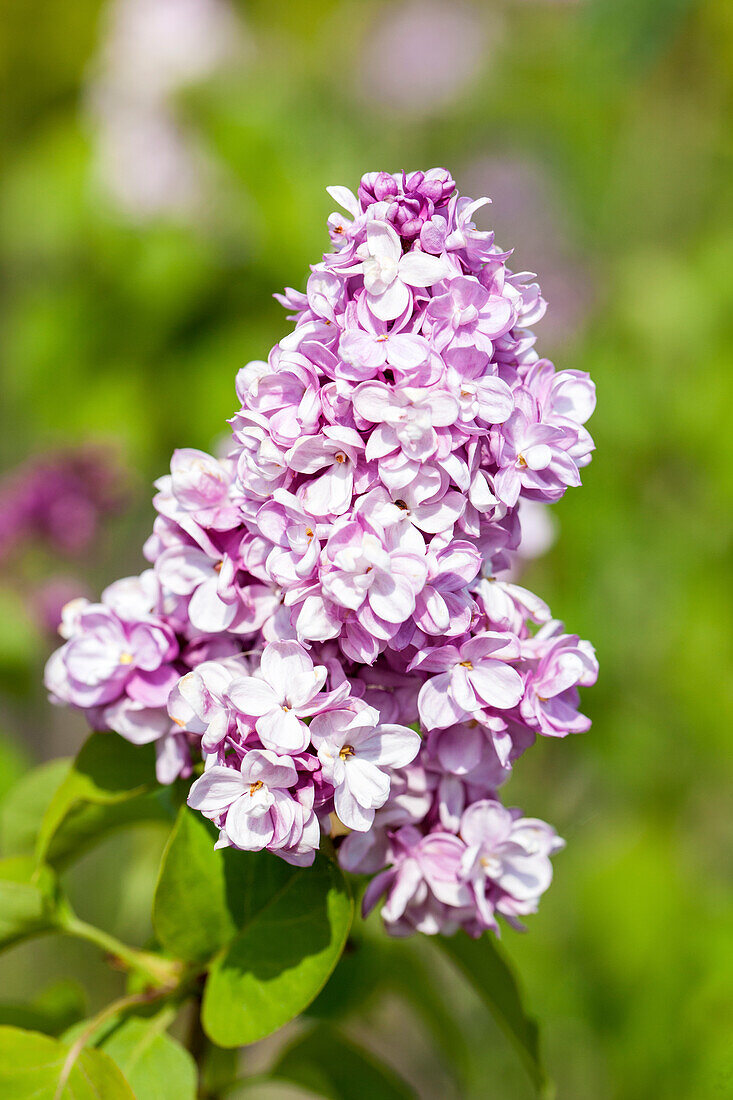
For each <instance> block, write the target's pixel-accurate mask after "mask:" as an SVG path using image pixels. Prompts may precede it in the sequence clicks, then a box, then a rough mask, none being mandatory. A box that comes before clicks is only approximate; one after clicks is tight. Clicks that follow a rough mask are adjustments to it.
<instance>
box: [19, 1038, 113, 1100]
mask: <svg viewBox="0 0 733 1100" xmlns="http://www.w3.org/2000/svg"><path fill="white" fill-rule="evenodd" d="M70 1049H71V1048H70V1047H69V1046H67V1045H66V1044H64V1043H60V1042H59V1041H58V1040H57V1039H49V1037H48V1036H47V1035H39V1034H38V1033H37V1032H35V1031H21V1029H20V1028H17V1027H0V1096H2V1097H3V1100H41V1098H42V1100H135V1094H134V1093H133V1091H132V1089H131V1088H130V1086H129V1085H128V1083H127V1082H126V1081H125V1078H124V1077H123V1075H122V1073H121V1071H120V1069H119V1068H118V1067H117V1065H116V1064H115V1063H114V1062H113V1061H112V1059H111V1058H110V1057H109V1056H108V1055H107V1054H104V1053H103V1052H102V1051H101V1050H90V1049H83V1050H81V1051H80V1052H79V1054H78V1057H77V1058H75V1059H74V1060H73V1063H71V1062H70Z"/></svg>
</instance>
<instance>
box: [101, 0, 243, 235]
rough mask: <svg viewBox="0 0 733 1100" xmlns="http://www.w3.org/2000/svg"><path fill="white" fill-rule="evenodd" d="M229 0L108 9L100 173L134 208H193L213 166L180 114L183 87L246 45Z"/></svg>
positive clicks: (174, 0) (168, 0)
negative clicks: (177, 101) (177, 99)
mask: <svg viewBox="0 0 733 1100" xmlns="http://www.w3.org/2000/svg"><path fill="white" fill-rule="evenodd" d="M247 46H248V40H247V38H246V35H245V32H244V29H243V26H242V24H241V21H240V20H239V18H238V16H237V15H236V14H235V12H234V10H233V9H232V8H231V7H230V6H229V4H228V3H227V0H113V3H111V4H110V5H109V6H108V7H107V9H106V10H105V12H104V13H103V17H102V41H101V45H100V49H99V53H98V56H97V58H96V60H95V62H94V63H93V66H92V78H91V81H90V84H89V88H88V110H89V114H90V117H91V119H92V123H93V126H94V131H95V156H96V172H97V176H98V178H99V180H100V182H101V184H102V186H103V187H104V189H105V190H106V191H107V192H108V193H109V195H110V196H111V197H112V198H113V200H114V201H115V202H116V203H117V204H118V205H119V206H120V207H121V208H122V210H124V211H125V212H126V213H127V214H128V215H130V216H131V217H135V218H143V219H145V218H150V217H155V216H159V215H161V214H166V215H169V216H174V217H181V216H184V217H185V216H187V215H190V214H191V213H193V212H194V210H196V209H197V208H198V207H199V206H200V204H201V202H202V200H203V199H204V197H205V194H206V192H207V190H208V188H209V185H210V184H211V180H212V176H213V174H214V166H213V164H212V163H211V162H210V161H209V159H208V158H207V156H206V154H205V153H204V151H203V149H202V148H201V147H200V146H199V144H198V143H197V141H196V138H195V136H194V135H193V134H191V133H189V132H188V131H187V129H186V127H185V126H184V125H183V124H182V122H181V121H180V119H179V117H178V114H177V111H176V108H175V96H176V94H177V93H178V92H180V91H181V90H182V89H183V88H185V87H186V86H188V85H191V84H194V83H196V82H197V81H200V80H204V79H206V78H207V77H210V76H212V75H213V74H214V73H215V72H216V71H217V70H219V69H220V68H222V67H223V66H225V65H226V64H227V63H230V62H233V61H234V60H235V59H241V57H243V56H244V55H245V54H246V51H247Z"/></svg>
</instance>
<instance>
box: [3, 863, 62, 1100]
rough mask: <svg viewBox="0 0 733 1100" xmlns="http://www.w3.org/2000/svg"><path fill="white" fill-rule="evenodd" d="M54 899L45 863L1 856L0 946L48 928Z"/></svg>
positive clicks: (53, 881)
mask: <svg viewBox="0 0 733 1100" xmlns="http://www.w3.org/2000/svg"><path fill="white" fill-rule="evenodd" d="M56 903H57V886H56V879H55V876H54V874H53V872H52V871H51V870H50V869H49V868H48V867H40V868H39V867H36V864H35V862H34V860H33V858H32V857H30V856H14V857H12V858H11V859H3V860H0V950H3V949H5V948H6V947H11V946H12V945H13V944H14V943H19V942H20V941H21V940H25V939H29V938H30V937H31V936H38V935H40V934H41V933H42V932H48V931H50V929H52V928H53V927H54V926H55V924H56ZM0 1095H2V1094H0Z"/></svg>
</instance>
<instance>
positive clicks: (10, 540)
mask: <svg viewBox="0 0 733 1100" xmlns="http://www.w3.org/2000/svg"><path fill="white" fill-rule="evenodd" d="M127 479H128V474H127V472H126V470H125V469H124V468H123V467H122V465H121V463H120V461H119V458H118V457H117V456H116V455H115V453H114V450H113V449H112V448H109V447H103V446H85V447H80V448H77V449H68V450H61V451H56V452H53V451H51V452H46V453H45V454H43V455H40V456H38V457H36V458H32V459H29V460H28V461H27V462H25V463H23V464H22V465H21V466H18V467H16V468H15V469H14V470H10V471H9V472H8V473H6V474H5V475H4V476H3V477H2V478H0V563H2V565H3V566H4V567H5V571H6V579H7V580H9V581H10V583H11V584H12V585H13V586H16V585H17V584H18V583H20V584H21V586H23V585H22V577H23V575H24V572H25V565H26V559H27V558H28V556H29V552H30V551H33V550H41V551H45V552H46V553H48V554H50V555H51V557H52V559H53V565H54V571H53V575H52V576H51V577H47V578H46V579H42V578H41V579H39V578H38V577H34V579H33V583H32V585H31V586H30V587H31V591H32V595H31V597H30V607H31V611H32V613H33V616H34V618H35V619H36V620H37V622H38V623H39V625H40V626H41V628H42V629H43V630H50V631H55V630H56V627H57V626H58V624H59V621H60V619H61V608H62V607H63V606H64V604H66V603H67V602H68V601H69V599H70V598H71V597H72V596H78V595H79V594H80V592H81V591H82V590H83V586H82V585H81V584H80V582H79V581H78V580H74V578H73V577H71V576H68V575H66V574H65V573H60V572H59V571H58V558H59V557H61V558H64V559H66V560H67V561H68V560H69V559H74V558H78V557H80V556H81V555H83V554H84V553H85V551H87V550H89V549H90V548H91V547H92V546H93V545H94V543H95V541H96V540H97V538H98V536H99V528H100V525H101V523H102V522H103V520H104V519H105V518H106V517H107V516H111V515H113V514H116V513H119V512H120V511H121V510H122V509H123V507H124V506H125V503H126V500H127Z"/></svg>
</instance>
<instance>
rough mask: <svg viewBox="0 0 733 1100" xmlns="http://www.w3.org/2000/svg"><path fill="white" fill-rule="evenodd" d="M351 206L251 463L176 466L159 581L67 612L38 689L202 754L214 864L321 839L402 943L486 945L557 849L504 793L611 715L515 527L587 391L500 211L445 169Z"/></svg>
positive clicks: (182, 753) (391, 181)
mask: <svg viewBox="0 0 733 1100" xmlns="http://www.w3.org/2000/svg"><path fill="white" fill-rule="evenodd" d="M331 195H332V196H333V198H334V199H335V200H336V201H337V202H338V203H339V204H340V205H341V206H342V207H343V208H344V209H345V211H346V212H347V215H348V217H347V216H344V215H339V214H333V215H332V216H331V217H330V219H329V229H330V234H331V239H332V241H333V251H331V252H330V253H327V254H326V255H325V256H324V257H323V260H322V262H321V263H318V264H316V265H314V266H313V268H312V273H311V275H310V277H309V279H308V283H307V288H306V291H305V292H304V293H300V292H297V291H295V290H292V289H288V290H287V291H286V292H285V294H284V295H283V296H282V297H281V301H282V302H283V303H284V304H285V305H286V306H287V307H288V308H289V309H291V310H292V312H293V314H294V318H293V319H294V321H295V325H294V328H293V331H292V332H291V333H290V334H289V335H287V336H286V337H285V338H284V339H283V340H281V341H280V343H279V344H277V345H276V346H275V348H274V349H273V350H272V352H271V353H270V356H269V358H268V361H267V362H254V363H250V364H249V365H248V366H246V367H244V368H243V369H242V370H240V372H239V375H238V376H237V396H238V398H239V401H240V405H241V407H240V409H239V411H238V412H237V413H236V414H235V416H234V417H233V418H232V420H231V426H232V447H231V449H230V451H229V452H228V453H227V454H226V455H225V456H224V457H223V458H220V459H218V458H214V457H212V456H210V455H207V454H204V453H203V452H200V451H194V450H190V449H188V450H180V451H177V452H176V453H175V454H174V456H173V460H172V463H171V473H170V475H166V476H165V477H163V478H161V479H160V480H159V481H158V482H157V483H156V484H157V489H158V493H157V495H156V497H155V499H154V503H155V507H156V510H157V513H158V516H157V518H156V521H155V525H154V529H153V534H152V536H151V537H150V539H149V540H148V542H147V543H146V546H145V554H146V557H147V558H148V560H149V562H150V563H151V568H150V569H149V570H147V571H146V572H145V573H143V574H142V576H141V577H140V578H130V579H127V580H124V581H118V582H117V583H116V584H114V585H112V586H111V587H110V588H108V589H107V590H106V592H105V593H104V594H103V596H102V600H101V603H99V604H96V605H93V604H89V603H88V602H86V601H76V602H75V603H73V604H72V605H69V607H68V609H67V612H66V616H65V621H64V625H63V634H64V637H65V638H66V639H67V641H66V644H65V645H64V646H62V648H61V649H60V650H58V651H57V653H56V654H54V656H53V657H52V658H51V660H50V662H49V665H48V671H47V683H48V686H49V688H50V690H51V693H52V696H53V697H54V699H55V700H56V701H59V702H63V703H67V704H70V705H72V706H76V707H79V708H81V709H83V710H85V711H86V712H87V714H88V717H89V719H90V721H91V723H92V724H93V725H94V726H95V727H96V728H103V729H111V730H115V731H116V732H118V733H120V734H121V735H122V736H124V737H126V738H128V739H129V740H132V741H134V742H137V743H142V742H144V741H155V742H156V746H157V749H158V774H159V778H160V779H161V780H162V781H164V782H166V781H170V780H171V779H173V778H174V777H175V776H177V775H182V776H187V775H190V774H191V773H192V771H193V768H194V763H193V761H194V759H195V757H196V756H200V757H202V758H203V761H204V767H203V771H202V772H201V773H200V774H199V775H198V778H196V779H195V781H194V783H193V785H192V787H191V792H190V795H189V804H190V805H191V806H193V807H194V808H195V809H197V810H200V812H201V813H203V814H204V815H205V816H206V817H208V818H209V819H211V820H212V821H213V822H214V823H215V824H216V826H217V827H218V829H219V833H220V839H219V841H218V844H219V845H227V846H234V847H236V848H240V849H242V850H250V851H251V850H261V849H263V848H267V849H268V850H270V851H272V852H275V853H277V854H278V855H279V856H281V857H282V858H283V859H286V860H287V861H289V862H291V863H294V864H296V865H308V864H310V863H311V862H312V860H313V858H314V856H315V852H316V850H317V848H318V847H319V843H320V837H321V835H323V834H327V835H328V834H330V835H331V836H332V837H334V838H335V841H336V843H337V845H339V858H340V860H341V862H342V864H343V866H344V867H345V868H347V869H348V870H351V871H355V872H362V873H366V874H375V873H376V877H375V878H374V879H373V881H372V883H371V885H370V887H369V889H368V890H367V893H366V896H365V907H366V909H369V908H371V907H372V906H373V905H374V904H375V903H376V902H377V900H378V898H380V897H382V896H383V895H384V896H385V902H384V905H383V908H382V915H383V917H384V920H385V922H386V924H387V927H388V928H389V930H390V931H391V932H393V933H394V934H404V933H407V932H411V931H413V930H415V929H417V930H420V931H423V932H437V931H450V930H451V929H455V928H456V927H458V926H462V927H464V928H466V929H467V930H468V931H469V932H471V933H472V934H476V935H478V934H480V932H481V931H482V930H483V929H485V928H492V929H496V927H497V925H496V915H497V914H501V915H502V916H504V917H505V918H506V919H507V920H508V921H510V922H512V923H515V924H516V923H517V922H518V920H519V918H520V917H521V916H523V915H525V914H527V913H531V912H533V911H534V910H535V909H536V907H537V903H538V900H539V897H540V896H541V894H542V893H543V892H544V890H545V889H546V888H547V886H548V885H549V883H550V880H551V875H552V869H551V863H550V856H551V855H552V854H553V853H554V852H555V851H557V849H558V848H559V847H561V845H562V842H561V841H560V840H559V839H558V837H557V836H556V835H555V833H554V831H553V830H552V829H551V828H550V826H548V825H546V824H544V823H543V822H540V821H537V820H534V819H530V818H524V817H523V816H522V815H521V813H520V811H518V810H511V809H506V808H504V806H503V805H502V804H501V802H500V801H499V798H498V794H497V791H498V788H499V787H500V786H501V784H502V783H503V782H504V781H505V780H506V779H507V778H508V776H509V775H510V774H511V770H512V767H513V764H514V762H515V761H516V759H517V758H518V757H519V756H520V755H521V754H522V753H523V752H524V751H525V749H526V748H528V747H529V746H530V745H531V744H532V743H533V741H534V739H535V737H536V735H538V734H539V735H544V736H551V737H561V736H565V735H566V734H568V733H571V732H580V731H583V730H586V729H587V728H588V727H589V725H590V723H589V721H588V719H587V718H585V717H584V716H583V715H582V714H581V713H580V712H579V709H578V707H579V696H578V688H579V687H581V686H586V685H590V684H592V683H594V681H595V679H596V675H597V666H596V661H595V656H594V653H593V650H592V648H591V646H590V645H589V643H587V642H584V641H582V640H580V639H579V638H577V637H576V636H574V635H569V634H566V633H565V632H564V630H563V627H562V624H561V623H559V622H557V621H554V620H553V619H552V618H551V615H550V612H549V609H548V608H547V606H546V605H545V604H544V603H543V601H542V600H540V599H539V598H538V597H537V596H535V595H533V594H532V593H531V592H529V591H527V590H526V589H524V588H522V587H520V586H519V585H517V584H516V583H514V582H513V581H512V580H510V579H509V578H510V576H511V573H510V569H511V567H512V566H513V565H514V563H515V562H516V560H517V555H518V553H521V550H520V545H521V539H522V530H521V519H520V510H522V511H523V512H526V510H527V509H529V510H530V511H531V509H533V508H536V507H537V502H539V504H540V505H541V504H543V503H552V502H554V501H556V500H558V499H559V498H560V497H561V496H562V495H563V493H564V492H565V490H566V488H567V487H568V486H571V485H578V484H579V483H580V469H581V468H582V467H583V466H584V465H585V464H586V463H587V462H588V461H589V459H590V454H591V451H592V448H593V443H592V440H591V438H590V436H589V435H588V432H587V431H586V429H585V427H584V424H585V421H586V420H587V418H588V417H589V415H590V414H591V412H592V410H593V405H594V389H593V385H592V383H591V381H590V379H589V378H588V376H587V375H585V374H583V373H581V372H578V371H559V372H557V371H555V369H554V367H553V365H552V364H551V363H550V362H549V361H548V360H546V359H540V358H539V357H538V355H537V353H536V351H535V350H534V343H535V338H534V336H533V334H532V332H531V331H530V329H529V326H530V325H532V324H534V323H535V322H536V321H538V320H539V319H540V318H541V317H542V315H543V313H544V310H545V303H544V301H543V299H542V297H541V295H540V290H539V287H538V286H537V284H536V283H534V282H533V281H532V279H533V276H531V275H529V274H528V273H526V272H524V273H520V274H512V273H511V271H510V270H509V268H508V267H507V264H506V261H507V260H508V258H509V253H506V252H502V251H501V250H500V249H499V248H498V247H497V246H496V245H495V244H494V240H493V235H492V234H491V233H490V232H485V231H482V230H479V229H477V227H476V225H475V223H474V221H473V218H474V215H475V213H476V211H477V210H478V209H479V208H480V207H481V206H483V205H484V204H485V203H487V202H488V201H489V200H488V199H481V200H478V201H477V202H474V201H472V200H470V199H467V198H461V197H459V196H458V194H457V192H456V188H455V184H454V182H453V180H452V179H451V177H450V175H449V174H448V173H447V172H446V171H444V170H442V169H434V170H432V171H429V172H425V173H422V172H414V173H412V174H410V175H407V174H405V173H402V174H399V175H395V176H391V175H388V174H387V173H383V172H382V173H370V174H368V175H366V176H365V177H364V178H363V179H362V181H361V184H360V186H359V190H358V195H357V196H354V195H353V194H352V193H351V192H350V191H348V190H346V189H345V188H341V187H338V188H332V189H331ZM344 834H346V835H345V837H344ZM341 838H343V839H341Z"/></svg>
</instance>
